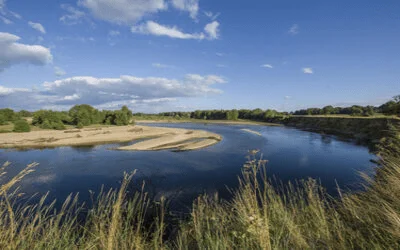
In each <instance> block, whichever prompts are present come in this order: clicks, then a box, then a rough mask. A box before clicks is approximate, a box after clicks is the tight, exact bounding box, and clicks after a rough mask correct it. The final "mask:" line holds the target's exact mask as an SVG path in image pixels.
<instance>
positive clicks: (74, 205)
mask: <svg viewBox="0 0 400 250" xmlns="http://www.w3.org/2000/svg"><path fill="white" fill-rule="evenodd" d="M396 140H398V138H396V139H394V140H392V141H391V144H392V145H399V144H398V143H397V142H398V141H396ZM396 143H397V144H396ZM381 152H382V153H381V158H382V160H381V161H380V164H381V166H380V167H379V168H378V169H377V173H376V176H375V177H374V178H372V177H370V176H367V175H363V176H364V178H365V180H366V184H365V187H364V191H361V192H358V193H348V194H341V195H340V196H339V197H338V198H336V199H333V198H332V197H329V196H328V195H327V194H326V192H325V190H324V189H323V188H322V187H321V185H320V184H319V183H318V182H317V181H315V180H311V179H310V180H302V181H299V182H297V183H293V184H289V185H286V186H285V188H274V187H273V186H272V185H271V182H270V180H269V179H268V178H267V169H268V168H267V161H266V160H263V159H262V157H260V156H259V154H258V152H257V151H251V152H250V155H249V158H248V161H247V163H246V164H245V165H244V167H243V170H242V175H241V177H239V180H238V181H239V186H238V188H237V189H236V190H233V191H232V196H233V198H232V199H231V200H229V201H227V200H222V199H220V198H219V197H218V194H215V195H211V196H210V195H203V196H200V197H198V198H197V199H196V200H195V201H194V203H193V208H192V210H191V213H190V216H189V217H188V218H187V219H186V220H183V221H181V222H179V223H178V224H174V225H169V223H170V222H169V221H171V220H166V214H167V210H166V205H165V204H166V201H165V200H164V198H162V199H161V201H160V202H158V203H157V204H155V203H154V202H153V201H151V199H150V198H149V197H148V194H146V192H145V191H144V184H143V186H142V190H141V191H137V192H133V193H131V192H129V191H128V185H129V183H130V182H132V178H133V176H134V174H135V173H131V174H125V175H124V177H123V181H122V184H121V187H120V188H119V189H116V190H114V189H111V190H108V191H105V190H104V189H103V190H102V191H101V192H100V193H99V194H94V193H91V195H92V205H91V206H89V204H79V203H78V200H79V196H78V194H77V195H70V196H69V197H68V198H67V199H66V200H65V201H64V204H63V206H62V207H61V208H60V209H55V201H54V202H51V203H50V204H49V202H47V195H45V196H43V197H41V199H40V200H39V201H38V202H36V203H33V204H32V202H29V201H28V202H26V203H23V204H21V202H18V201H19V199H20V196H21V194H20V191H19V189H18V183H19V182H20V181H21V180H22V179H23V178H24V176H26V175H27V174H30V173H31V172H32V171H34V169H35V168H36V167H37V164H31V165H29V166H27V168H26V169H24V170H23V171H21V172H20V173H19V174H17V175H16V176H14V177H11V178H8V179H9V181H5V182H4V183H2V184H1V186H0V249H110V250H111V249H399V248H400V196H399V195H398V194H399V193H400V156H399V154H398V151H397V150H393V149H391V150H382V151H381ZM396 152H397V153H396ZM9 167H10V166H9V163H6V164H5V165H4V166H2V167H1V168H0V178H1V179H0V180H3V179H5V177H7V173H6V170H7V169H8V168H9ZM82 214H85V219H84V220H83V221H82V220H81V219H80V218H81V217H82V216H81V215H82ZM173 227H175V228H176V229H179V230H175V231H177V233H173V234H170V235H167V233H166V231H167V230H166V228H173ZM172 231H174V230H172Z"/></svg>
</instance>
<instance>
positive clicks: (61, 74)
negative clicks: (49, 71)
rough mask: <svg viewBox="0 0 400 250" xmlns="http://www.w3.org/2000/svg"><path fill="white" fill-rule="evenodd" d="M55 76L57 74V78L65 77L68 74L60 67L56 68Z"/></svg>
mask: <svg viewBox="0 0 400 250" xmlns="http://www.w3.org/2000/svg"><path fill="white" fill-rule="evenodd" d="M54 74H55V75H56V76H64V75H65V74H67V73H66V72H65V70H63V69H62V68H60V67H54Z"/></svg>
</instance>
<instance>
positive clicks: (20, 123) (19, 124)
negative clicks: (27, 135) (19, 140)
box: [13, 119, 31, 133]
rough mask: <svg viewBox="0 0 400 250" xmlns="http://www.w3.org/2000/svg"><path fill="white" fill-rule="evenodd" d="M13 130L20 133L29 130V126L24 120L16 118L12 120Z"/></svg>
mask: <svg viewBox="0 0 400 250" xmlns="http://www.w3.org/2000/svg"><path fill="white" fill-rule="evenodd" d="M13 131H14V132H18V133H22V132H30V131H31V127H30V126H29V124H28V122H27V121H26V120H23V119H21V120H17V121H15V122H14V130H13Z"/></svg>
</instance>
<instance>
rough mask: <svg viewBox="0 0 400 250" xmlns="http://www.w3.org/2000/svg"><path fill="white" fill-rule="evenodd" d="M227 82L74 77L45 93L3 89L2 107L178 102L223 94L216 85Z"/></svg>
mask: <svg viewBox="0 0 400 250" xmlns="http://www.w3.org/2000/svg"><path fill="white" fill-rule="evenodd" d="M225 82H226V80H225V79H224V78H222V77H220V76H216V75H207V76H201V75H196V74H191V75H186V76H185V77H184V78H183V79H181V80H177V79H168V78H159V77H147V78H140V77H135V76H120V77H119V78H95V77H89V76H82V77H72V78H66V79H60V80H56V81H53V82H45V83H44V84H43V86H42V90H28V89H10V88H6V87H2V86H0V96H1V98H0V107H1V106H9V107H12V108H25V109H38V108H45V107H54V108H58V109H59V108H60V107H62V108H68V107H70V106H72V105H74V104H77V103H87V104H91V105H94V106H97V107H112V106H114V105H117V106H118V105H120V104H139V103H141V104H150V103H160V102H165V101H173V100H176V99H177V98H185V97H200V96H205V95H209V94H220V93H222V91H221V90H219V89H217V88H215V87H214V85H215V84H219V83H225Z"/></svg>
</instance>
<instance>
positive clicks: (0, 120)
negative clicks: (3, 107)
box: [0, 114, 7, 125]
mask: <svg viewBox="0 0 400 250" xmlns="http://www.w3.org/2000/svg"><path fill="white" fill-rule="evenodd" d="M6 124H7V120H6V118H5V117H4V115H2V114H0V125H6Z"/></svg>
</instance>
